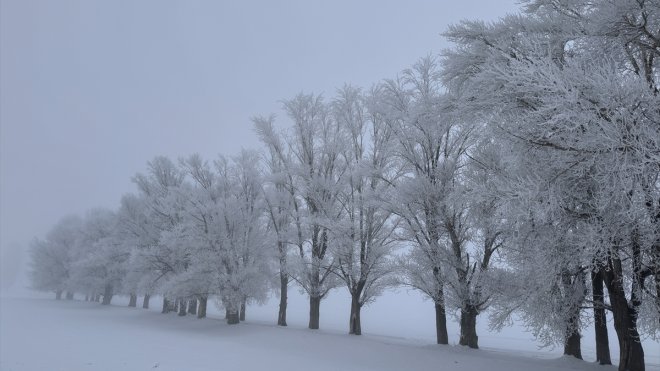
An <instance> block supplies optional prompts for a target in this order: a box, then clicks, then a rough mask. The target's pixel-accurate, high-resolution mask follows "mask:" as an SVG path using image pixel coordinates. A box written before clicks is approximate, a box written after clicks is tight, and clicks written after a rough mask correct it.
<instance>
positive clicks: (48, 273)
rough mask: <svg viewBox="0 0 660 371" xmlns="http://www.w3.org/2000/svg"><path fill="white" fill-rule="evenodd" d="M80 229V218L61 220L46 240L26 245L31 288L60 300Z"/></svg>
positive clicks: (66, 283) (68, 274)
mask: <svg viewBox="0 0 660 371" xmlns="http://www.w3.org/2000/svg"><path fill="white" fill-rule="evenodd" d="M81 228H82V219H81V218H80V217H77V216H68V217H64V218H62V219H61V220H60V221H58V223H57V224H56V225H55V226H54V227H53V228H52V229H51V230H50V231H49V232H48V234H47V235H46V238H45V239H43V240H41V239H35V240H34V241H33V242H32V245H31V246H30V254H31V258H32V260H31V271H30V279H31V286H32V288H34V289H36V290H39V291H54V292H55V297H56V299H58V300H59V299H61V297H62V292H63V291H64V290H70V289H71V288H70V287H69V286H67V285H68V283H69V277H70V274H71V265H72V264H73V261H74V258H75V255H74V254H73V251H74V249H75V244H76V240H77V238H78V236H79V234H80V229H81Z"/></svg>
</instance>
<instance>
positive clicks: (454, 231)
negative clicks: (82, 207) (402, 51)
mask: <svg viewBox="0 0 660 371" xmlns="http://www.w3.org/2000/svg"><path fill="white" fill-rule="evenodd" d="M524 3H525V4H524V7H523V9H522V12H521V13H520V14H519V15H511V16H507V17H505V18H503V19H501V20H500V21H498V22H495V23H492V24H485V23H483V22H479V21H474V22H461V23H459V24H457V25H454V26H451V27H450V28H449V29H448V30H447V31H446V32H445V34H444V36H445V37H447V38H448V39H449V40H450V41H452V42H453V43H454V44H455V46H454V47H453V48H452V49H450V50H447V51H445V52H444V54H443V56H442V58H440V59H435V58H432V57H426V58H422V59H421V60H420V61H419V62H417V63H416V64H415V65H414V66H413V67H412V68H410V69H408V70H405V71H403V72H402V73H400V74H399V75H398V76H397V77H396V78H393V79H390V80H385V81H382V82H379V83H377V84H375V85H374V86H373V87H371V88H370V89H360V88H356V87H353V86H350V85H346V86H344V87H343V88H341V89H339V90H338V91H337V92H336V94H335V95H334V96H333V97H332V98H330V99H325V98H324V97H322V96H320V95H315V94H299V95H297V96H295V97H294V98H292V99H289V100H286V101H284V102H283V110H284V111H285V112H286V116H287V117H288V119H289V121H290V122H289V127H288V128H286V129H284V130H280V129H277V127H276V125H275V116H268V117H256V118H254V119H253V122H254V127H255V131H256V134H257V135H258V137H259V139H260V140H261V143H262V144H263V148H262V150H261V151H260V152H251V151H243V152H241V153H240V154H238V155H236V156H233V157H229V158H226V157H219V158H218V159H216V160H214V161H211V162H209V161H208V160H205V159H202V158H200V157H199V156H197V155H193V156H190V157H188V158H182V159H180V160H178V161H172V160H170V159H168V158H165V157H157V158H155V159H153V160H152V161H150V162H149V163H148V165H147V169H146V171H145V172H144V173H140V174H137V175H136V176H135V177H134V178H133V181H134V182H135V184H136V185H137V192H136V193H135V194H130V195H125V196H124V197H123V198H122V200H121V206H120V207H119V209H118V210H116V211H110V210H101V209H95V210H92V211H90V212H89V213H88V214H87V215H86V216H85V217H83V218H80V217H68V218H64V219H62V220H61V221H60V222H59V223H58V224H57V225H56V226H55V227H53V229H52V230H51V232H50V233H49V234H48V235H47V236H46V237H45V239H43V240H36V241H35V242H34V244H33V248H32V253H33V255H32V257H33V275H32V278H33V285H34V287H35V288H37V289H40V290H50V291H54V292H56V295H57V298H60V296H61V295H62V292H64V291H67V292H69V293H73V292H79V293H83V294H86V295H87V296H88V297H89V298H97V297H99V295H101V296H102V297H103V302H104V303H105V304H109V303H110V300H111V298H112V296H113V295H116V294H122V295H129V296H130V298H131V299H130V304H129V305H131V306H136V305H137V297H138V296H143V297H144V299H143V307H145V308H146V307H148V306H149V298H150V296H151V295H160V296H162V297H164V300H163V311H164V312H167V311H170V310H172V308H173V307H174V306H175V305H176V307H177V308H178V310H179V311H180V314H185V313H186V311H194V312H196V313H197V314H198V316H200V317H203V316H204V315H205V311H206V305H207V301H208V300H209V298H213V299H215V301H216V303H217V304H218V305H220V306H221V307H223V308H224V309H225V310H226V315H227V322H228V323H230V324H234V323H239V321H240V317H241V316H244V313H245V312H244V311H245V307H246V304H247V303H250V302H260V301H263V300H265V299H266V298H267V297H268V296H269V294H270V293H271V292H273V293H276V294H277V295H279V297H280V305H279V313H278V324H279V325H282V326H286V319H287V315H286V310H287V290H288V289H289V288H290V287H291V286H294V285H295V286H297V287H299V288H301V289H302V290H304V292H306V294H307V296H308V297H309V313H310V314H309V328H311V329H317V328H319V319H320V307H321V302H322V300H323V298H324V297H325V296H326V295H327V294H328V292H329V291H330V290H332V289H334V288H338V287H345V288H346V289H347V290H348V292H349V294H350V295H351V298H352V300H351V307H350V324H349V332H350V333H351V334H356V335H359V334H360V333H361V331H362V328H361V325H360V311H361V308H362V307H363V306H364V305H367V304H368V303H370V302H372V301H373V300H375V299H376V298H377V297H378V296H379V295H380V294H381V293H382V292H383V291H384V290H387V289H388V288H391V287H394V286H399V285H404V286H408V287H413V288H415V289H417V290H419V291H421V292H422V293H424V294H425V295H427V296H428V297H429V298H430V299H431V300H432V301H433V305H434V306H435V310H436V324H435V326H436V332H437V342H438V344H447V343H448V342H449V338H448V334H447V326H446V323H447V316H448V315H450V316H452V315H455V317H456V318H457V320H458V321H459V322H460V329H461V331H460V339H459V343H460V344H461V345H466V346H469V347H472V348H477V347H478V337H477V333H476V327H475V325H476V321H477V317H478V316H479V314H481V313H483V312H484V311H486V310H487V309H488V313H489V314H490V316H489V320H490V322H491V325H492V326H494V327H501V326H504V325H506V324H507V323H509V322H510V321H511V319H512V316H513V315H514V314H515V315H517V316H518V317H519V318H520V319H521V320H522V321H524V325H525V326H527V327H528V328H529V329H531V330H533V332H534V334H535V335H536V336H537V338H539V339H540V340H541V341H542V342H544V343H545V344H561V345H563V346H564V352H565V353H566V354H569V355H573V356H575V357H577V358H581V351H580V339H581V336H582V335H581V333H582V331H584V330H585V329H586V328H587V326H591V325H593V327H594V329H595V333H596V345H597V357H598V361H599V362H600V363H601V364H609V363H610V352H609V340H608V338H609V335H608V333H607V327H606V321H607V317H608V316H609V315H611V316H612V317H613V320H614V327H615V330H616V338H617V341H618V342H619V348H620V349H621V353H620V364H619V369H620V370H644V367H645V366H644V350H643V348H642V344H641V342H640V334H644V335H646V336H651V337H654V338H656V337H657V336H658V335H659V331H660V98H659V96H658V85H657V82H658V79H659V77H660V76H659V72H658V62H657V60H658V59H659V57H660V56H659V54H660V3H659V2H658V1H642V0H623V1H616V2H609V1H599V2H593V1H581V0H570V1H561V2H558V1H550V0H536V1H526V2H524ZM69 295H71V294H69ZM608 313H609V314H608Z"/></svg>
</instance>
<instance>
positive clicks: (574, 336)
mask: <svg viewBox="0 0 660 371" xmlns="http://www.w3.org/2000/svg"><path fill="white" fill-rule="evenodd" d="M571 327H572V326H570V325H569V329H567V331H566V332H567V334H566V338H565V339H564V355H565V356H573V357H575V358H577V359H582V350H581V349H580V337H581V336H580V330H578V329H575V328H571Z"/></svg>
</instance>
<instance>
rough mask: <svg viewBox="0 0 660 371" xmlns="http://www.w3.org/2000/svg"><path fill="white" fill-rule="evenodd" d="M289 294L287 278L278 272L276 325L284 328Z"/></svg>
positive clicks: (284, 274)
mask: <svg viewBox="0 0 660 371" xmlns="http://www.w3.org/2000/svg"><path fill="white" fill-rule="evenodd" d="M288 293H289V276H288V275H287V274H286V273H282V272H281V271H280V311H279V312H278V313H277V325H278V326H286V306H287V298H288Z"/></svg>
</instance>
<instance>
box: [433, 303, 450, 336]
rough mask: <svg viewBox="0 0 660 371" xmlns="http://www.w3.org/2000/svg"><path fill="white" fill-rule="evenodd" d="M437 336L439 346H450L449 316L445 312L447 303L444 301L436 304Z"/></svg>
mask: <svg viewBox="0 0 660 371" xmlns="http://www.w3.org/2000/svg"><path fill="white" fill-rule="evenodd" d="M435 334H436V341H437V342H438V344H449V335H448V334H447V314H446V312H445V303H444V302H442V301H440V302H436V303H435Z"/></svg>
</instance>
